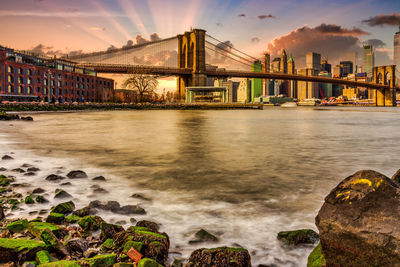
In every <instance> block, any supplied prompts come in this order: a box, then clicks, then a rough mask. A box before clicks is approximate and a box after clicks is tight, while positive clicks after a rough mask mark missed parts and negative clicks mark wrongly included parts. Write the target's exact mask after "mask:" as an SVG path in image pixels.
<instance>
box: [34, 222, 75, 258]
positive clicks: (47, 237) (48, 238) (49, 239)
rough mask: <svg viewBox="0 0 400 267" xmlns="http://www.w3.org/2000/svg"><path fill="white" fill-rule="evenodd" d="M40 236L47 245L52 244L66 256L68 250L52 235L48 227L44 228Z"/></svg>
mask: <svg viewBox="0 0 400 267" xmlns="http://www.w3.org/2000/svg"><path fill="white" fill-rule="evenodd" d="M40 238H41V239H42V240H43V242H44V243H45V244H47V245H49V246H52V247H53V248H55V249H56V251H57V252H58V253H59V254H61V255H62V256H68V255H69V253H68V250H67V249H66V248H65V247H64V245H63V244H62V243H61V242H60V240H58V238H57V237H56V236H55V235H54V233H53V232H52V231H50V229H48V228H46V229H44V230H43V231H42V233H41V234H40Z"/></svg>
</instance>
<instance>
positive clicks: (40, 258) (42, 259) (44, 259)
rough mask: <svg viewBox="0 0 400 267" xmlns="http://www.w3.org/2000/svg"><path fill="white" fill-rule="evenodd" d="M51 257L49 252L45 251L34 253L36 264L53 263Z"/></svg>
mask: <svg viewBox="0 0 400 267" xmlns="http://www.w3.org/2000/svg"><path fill="white" fill-rule="evenodd" d="M53 259H54V258H53V257H52V256H50V254H49V252H48V251H46V250H41V251H39V252H37V253H36V262H37V263H38V264H45V263H49V262H51V261H53Z"/></svg>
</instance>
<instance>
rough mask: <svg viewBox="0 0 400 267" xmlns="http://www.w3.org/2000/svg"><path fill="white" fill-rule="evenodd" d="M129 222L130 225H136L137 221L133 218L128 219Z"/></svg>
mask: <svg viewBox="0 0 400 267" xmlns="http://www.w3.org/2000/svg"><path fill="white" fill-rule="evenodd" d="M129 221H130V222H131V223H136V222H137V220H136V219H135V218H130V219H129Z"/></svg>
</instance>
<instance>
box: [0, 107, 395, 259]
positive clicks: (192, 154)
mask: <svg viewBox="0 0 400 267" xmlns="http://www.w3.org/2000/svg"><path fill="white" fill-rule="evenodd" d="M33 117H34V119H35V121H34V122H19V121H16V122H14V121H13V122H0V147H1V148H0V155H2V154H6V153H14V154H13V157H15V159H16V160H14V161H9V162H5V161H2V162H0V167H2V166H4V167H6V168H15V167H19V166H21V164H22V163H29V164H32V165H35V166H38V167H40V169H41V171H40V172H39V173H38V175H37V176H33V177H24V176H21V177H20V178H18V177H17V178H18V179H19V180H18V179H17V180H18V181H22V182H27V183H29V184H31V188H29V187H28V188H26V189H24V188H23V189H21V190H25V191H26V192H25V193H27V192H28V191H29V190H32V188H33V187H39V186H40V187H42V188H45V189H46V190H47V191H48V193H47V198H49V199H52V196H53V193H52V190H54V189H55V188H61V186H60V185H59V184H57V183H51V182H47V181H45V180H44V178H45V177H46V176H47V175H48V174H50V173H56V172H58V173H61V174H64V175H65V173H67V172H68V171H69V170H71V169H82V170H84V171H86V172H87V173H88V174H89V176H90V177H94V176H96V175H103V176H105V177H106V178H107V181H106V182H103V183H100V182H94V181H92V180H91V179H85V180H79V181H77V180H74V181H72V185H70V186H65V187H64V189H65V190H66V191H67V192H69V193H70V194H71V195H72V196H73V201H74V202H75V203H76V204H77V207H78V208H81V207H84V206H86V205H87V204H88V203H89V202H90V201H92V200H95V199H99V200H103V201H106V200H116V201H118V202H120V203H121V205H126V204H140V205H141V206H143V207H144V208H145V209H146V211H147V215H143V216H134V217H135V218H136V219H138V220H139V219H151V220H154V221H157V222H159V223H161V224H162V227H161V230H162V231H165V232H167V233H168V234H169V236H170V239H171V255H179V254H180V253H182V257H184V258H188V257H189V255H190V252H191V251H193V250H194V249H196V248H199V247H215V246H223V245H228V246H238V245H240V246H243V247H245V248H247V249H248V250H249V251H250V253H251V255H252V263H253V265H255V266H256V265H257V264H260V263H263V264H275V265H276V266H306V262H307V256H308V254H309V253H310V251H311V250H312V247H301V248H296V249H291V248H286V247H283V246H281V245H280V244H279V242H278V241H277V240H276V235H277V233H278V232H279V231H284V230H294V229H299V228H312V229H315V230H316V227H315V224H314V218H315V216H316V215H317V213H318V210H319V208H320V207H321V205H322V203H323V200H324V197H325V196H326V195H327V194H328V193H329V191H330V190H331V189H333V187H335V186H336V185H337V184H338V183H339V182H340V181H341V180H342V179H344V178H345V177H347V176H349V175H351V174H353V173H354V172H356V171H358V170H360V169H374V170H377V171H380V172H382V173H384V174H386V175H388V176H391V175H392V174H393V173H394V172H395V171H396V170H397V169H398V168H400V162H399V161H398V159H399V157H400V150H398V140H400V123H399V117H400V110H399V109H397V108H382V109H379V108H346V109H343V108H326V109H313V108H294V109H292V108H287V109H285V108H268V109H265V110H262V111H261V110H226V111H187V110H186V111H107V112H81V113H46V114H34V115H33ZM60 167H64V168H60ZM96 184H97V185H99V186H101V187H102V188H104V189H105V190H107V191H108V192H109V193H101V194H99V193H94V192H93V186H94V185H96ZM23 193H24V192H23ZM133 193H140V194H142V195H144V196H145V197H148V198H151V201H146V200H139V199H135V198H131V197H130V196H131V195H132V194H133ZM56 202H57V201H56V200H54V201H52V203H49V204H47V205H48V206H51V205H54V203H56ZM37 205H39V204H37ZM41 208H42V206H37V209H38V210H39V209H41ZM31 210H32V208H30V209H29V210H28V209H25V210H22V211H20V212H19V213H15V214H14V215H12V216H14V217H18V216H21V215H27V214H28V212H29V211H31ZM24 213H25V214H24ZM31 216H34V215H31ZM35 216H36V215H35ZM101 216H102V217H104V218H106V219H107V220H109V221H111V222H115V221H119V220H125V222H126V224H125V226H128V225H129V217H124V216H121V215H113V214H111V213H107V212H104V213H103V214H101ZM201 228H204V229H207V230H208V231H210V232H211V233H214V234H215V235H217V236H218V237H219V239H220V241H219V242H218V243H217V244H202V245H189V244H188V241H189V240H191V239H193V234H194V233H195V232H196V231H197V230H199V229H201Z"/></svg>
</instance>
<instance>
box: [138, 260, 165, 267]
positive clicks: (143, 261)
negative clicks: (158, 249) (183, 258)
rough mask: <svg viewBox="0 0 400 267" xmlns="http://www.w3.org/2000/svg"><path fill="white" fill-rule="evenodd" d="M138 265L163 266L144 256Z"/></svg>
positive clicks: (141, 266)
mask: <svg viewBox="0 0 400 267" xmlns="http://www.w3.org/2000/svg"><path fill="white" fill-rule="evenodd" d="M138 267H162V265H161V264H159V263H158V262H156V261H155V260H153V259H149V258H143V259H141V260H140V261H139V264H138Z"/></svg>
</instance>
